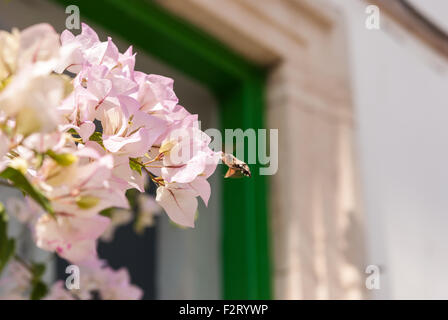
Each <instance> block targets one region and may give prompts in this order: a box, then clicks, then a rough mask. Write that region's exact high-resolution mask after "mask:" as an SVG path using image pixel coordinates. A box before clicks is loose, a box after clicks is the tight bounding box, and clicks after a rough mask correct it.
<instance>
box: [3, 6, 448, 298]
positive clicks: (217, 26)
mask: <svg viewBox="0 0 448 320" xmlns="http://www.w3.org/2000/svg"><path fill="white" fill-rule="evenodd" d="M148 1H149V0H148ZM154 1H155V2H156V3H158V4H159V5H160V6H162V7H164V8H165V9H166V10H168V11H170V12H172V13H173V14H175V15H177V16H179V17H180V18H181V19H184V20H186V21H188V22H189V23H191V24H193V25H195V26H197V27H198V28H200V29H202V30H203V31H205V32H206V33H208V34H210V35H212V36H213V37H215V38H216V39H218V40H219V41H221V42H222V43H223V44H225V45H226V46H228V47H229V48H231V49H232V50H233V51H235V52H236V53H238V54H239V55H241V56H243V57H244V58H246V59H247V60H249V61H251V62H253V63H256V64H257V65H259V66H260V67H262V68H266V69H267V70H268V71H269V73H268V81H267V84H266V101H267V107H266V115H267V124H266V125H267V126H268V127H270V128H276V129H279V146H278V147H279V170H278V172H277V173H276V174H275V175H273V176H271V177H269V181H270V183H269V184H270V193H269V198H270V208H269V215H270V241H271V251H272V254H271V256H272V274H271V281H272V283H273V297H274V298H277V299H328V298H335V299H348V298H355V299H356V298H383V299H398V298H448V291H447V290H446V289H445V288H446V287H447V285H448V277H447V276H446V275H445V270H446V267H448V233H447V232H446V231H445V230H446V226H447V223H448V218H447V213H448V212H447V211H448V200H447V199H448V197H446V185H447V183H446V181H447V178H448V170H447V169H446V163H448V152H447V151H446V149H447V148H446V147H447V141H448V126H446V125H445V123H446V119H447V118H448V111H447V109H446V101H447V99H446V97H445V95H446V93H447V92H448V90H447V89H448V62H447V57H448V54H447V52H448V51H447V49H446V48H447V46H448V40H447V39H448V37H447V36H446V32H448V27H447V24H446V21H444V18H445V17H447V14H448V5H447V3H446V1H444V0H425V1H423V0H421V1H420V0H408V1H403V0H386V1H380V0H378V1H372V2H369V1H361V0H223V1H211V0H154ZM7 4H8V3H6V2H5V3H2V4H1V6H0V25H1V26H2V27H6V28H7V29H9V28H10V27H11V26H18V27H24V26H26V25H28V24H30V23H35V22H39V21H55V23H56V25H57V26H58V28H62V27H63V23H64V21H65V17H66V16H65V15H64V13H63V9H61V8H59V9H58V10H59V11H58V12H59V13H57V14H54V15H52V12H54V11H51V10H50V9H48V7H47V6H49V4H48V1H46V0H26V1H25V0H11V4H10V6H9V7H7V6H6V5H7ZM74 4H76V1H74ZM370 4H375V5H378V6H379V8H380V29H379V30H369V29H367V28H366V26H365V21H366V19H367V18H368V16H369V14H368V13H366V8H367V6H368V5H370ZM14 6H17V7H14ZM53 6H54V5H51V8H54V7H53ZM8 8H9V9H8ZM11 8H15V9H11ZM8 10H10V11H8ZM105 10H107V8H105ZM81 19H82V11H81ZM105 32H106V33H107V30H106V31H105ZM102 34H103V33H102ZM114 40H115V38H114ZM122 41H123V42H122V43H123V44H126V39H122ZM146 58H147V59H148V60H146V61H147V64H144V65H142V66H141V67H142V68H147V69H148V70H144V71H146V72H156V73H157V72H160V73H163V74H168V75H171V76H172V77H174V78H175V79H176V81H177V83H178V84H177V85H178V87H176V90H178V92H179V94H180V95H181V100H182V99H185V101H186V102H187V103H188V107H193V106H194V105H201V107H199V108H198V109H197V110H194V111H195V112H197V113H199V115H200V117H202V118H203V117H205V118H207V119H208V120H207V121H208V123H209V124H210V126H214V125H215V124H216V122H217V121H218V120H217V119H216V117H214V114H215V108H216V106H215V102H214V100H213V97H211V96H210V94H209V92H206V90H205V89H204V88H201V87H200V86H199V85H197V84H195V83H194V81H192V80H191V79H188V78H184V77H183V75H182V74H180V73H177V72H176V70H172V69H170V68H169V66H168V67H167V66H162V65H160V63H159V62H157V61H155V60H153V59H151V57H146ZM143 60H145V58H144V59H143ZM145 63H146V62H145ZM186 63H188V61H186ZM149 69H151V70H149ZM215 183H216V187H218V188H219V185H218V183H217V182H215ZM1 193H2V195H4V191H3V190H1ZM214 201H215V204H214V205H212V208H211V209H210V210H209V211H208V212H207V213H206V214H207V215H215V216H214V217H215V218H216V216H217V215H218V214H219V213H218V211H219V210H218V209H216V208H217V207H218V203H219V201H221V200H220V199H219V196H218V195H217V199H214ZM203 210H205V209H203ZM222 214H225V213H222ZM215 218H213V216H211V217H210V216H209V217H208V219H206V218H204V216H202V217H201V218H200V219H204V220H203V222H202V221H201V223H203V224H204V230H203V232H204V233H201V232H202V231H201V230H199V233H197V234H196V235H195V236H194V235H187V234H185V233H182V231H179V230H176V231H172V230H171V229H170V228H169V227H170V226H169V224H168V223H167V221H164V222H161V223H160V224H159V226H157V227H156V230H152V231H150V232H156V234H157V236H156V235H154V234H153V235H152V236H151V237H152V238H151V239H153V240H154V239H155V238H156V237H158V238H157V239H158V240H157V241H158V242H157V246H158V248H159V250H165V252H167V255H168V256H167V255H165V256H163V257H158V258H157V257H156V251H154V250H156V249H155V248H154V247H153V248H152V249H150V250H153V251H151V252H152V253H151V254H152V256H153V259H156V260H157V259H158V260H157V261H158V262H154V261H152V262H148V263H150V264H152V265H153V264H154V263H158V264H159V266H158V270H159V271H157V270H153V271H151V272H152V277H153V278H154V279H159V280H157V281H159V282H160V281H166V286H164V285H163V283H159V284H158V285H156V284H154V283H153V284H150V285H148V286H153V287H152V288H153V291H148V292H153V293H151V294H150V295H149V296H148V297H149V298H219V297H220V295H219V286H220V284H219V279H218V278H219V272H220V271H219V268H220V261H219V255H218V254H216V252H218V251H219V243H218V242H219V234H218V233H219V231H218V229H219V228H218V224H219V222H218V219H215ZM170 230H171V231H170ZM157 232H158V233H157ZM170 232H172V233H170ZM173 232H174V233H175V234H174V233H173ZM204 239H207V240H204ZM210 239H211V240H210ZM178 243H182V245H181V246H176V244H178ZM164 246H165V247H164ZM148 248H149V247H148ZM166 248H168V249H166ZM148 250H149V249H148ZM170 250H171V251H170ZM188 250H191V251H188ZM193 251H194V252H193ZM185 252H189V254H184V253H185ZM369 265H375V266H378V267H379V269H380V270H381V272H380V278H379V279H380V288H379V289H378V290H367V289H366V286H365V281H366V279H367V277H368V276H369V274H367V273H366V267H367V266H369ZM167 266H168V267H167ZM156 269H157V268H156ZM151 270H152V269H151ZM160 270H162V271H160ZM204 270H206V273H205V274H206V275H207V276H206V277H205V279H204V277H201V275H203V274H204ZM158 272H159V273H158ZM160 272H162V273H163V274H161V273H160ZM134 277H137V278H138V277H139V276H138V275H134ZM137 278H135V279H137ZM154 279H153V280H154ZM160 279H162V280H160ZM163 279H165V280H163ZM195 279H197V280H195ZM154 281H155V280H154ZM154 281H153V282H154ZM201 281H202V282H201ZM156 287H157V288H156Z"/></svg>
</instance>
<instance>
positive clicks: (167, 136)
mask: <svg viewBox="0 0 448 320" xmlns="http://www.w3.org/2000/svg"><path fill="white" fill-rule="evenodd" d="M135 57H136V55H135V54H134V53H133V51H132V47H130V48H129V49H128V50H126V51H125V52H124V53H121V52H119V50H118V48H117V47H116V45H115V44H114V43H113V41H112V39H111V38H108V39H107V41H101V40H100V39H99V37H98V36H97V34H96V33H95V31H93V30H92V29H91V28H90V27H89V26H87V25H85V24H83V25H82V32H81V33H80V34H78V35H76V36H75V35H74V34H72V33H71V32H70V31H67V30H66V31H64V32H63V33H62V34H61V35H60V36H59V34H57V33H56V32H55V31H54V29H53V28H52V27H51V26H50V25H48V24H38V25H34V26H31V27H29V28H27V29H25V30H23V31H21V32H19V31H18V30H13V31H12V32H11V33H8V32H5V31H0V178H2V179H3V181H7V182H8V183H9V184H10V185H13V186H15V187H17V188H19V189H21V190H22V191H24V192H25V193H26V194H27V195H28V197H27V200H26V201H27V203H25V204H22V205H17V204H16V206H18V207H20V206H22V207H21V208H20V210H19V211H20V212H22V214H21V215H20V219H21V220H22V222H24V223H27V224H28V225H29V226H30V227H31V229H32V234H33V236H34V239H35V242H36V244H37V246H38V247H40V248H42V249H44V250H48V251H53V252H56V253H57V254H58V255H60V256H61V257H63V258H65V259H67V260H68V261H70V262H73V263H76V264H79V265H84V266H86V267H88V266H90V267H91V266H95V265H97V264H98V257H97V254H96V241H97V239H98V238H99V237H101V236H102V235H103V234H104V233H106V236H105V237H106V238H107V237H108V236H107V234H109V233H111V232H113V231H111V226H110V223H111V216H110V215H109V216H108V215H107V214H103V212H104V210H105V209H108V208H122V209H123V210H122V211H124V212H126V210H127V209H129V203H128V200H127V198H126V196H125V195H126V192H127V191H128V190H130V189H137V190H139V191H140V192H144V191H145V179H150V180H151V181H152V183H154V184H155V185H156V186H157V196H156V201H157V203H158V204H159V205H160V206H161V207H162V208H163V209H164V210H165V212H166V213H167V214H168V216H169V217H170V218H171V219H172V220H173V221H174V222H175V223H176V224H178V225H181V226H186V227H194V220H195V216H196V210H197V206H198V200H197V198H198V197H200V198H202V200H203V201H204V202H205V204H207V203H208V200H209V198H210V194H211V190H210V185H209V183H208V181H207V179H208V178H209V177H210V175H212V174H213V172H214V171H215V169H216V166H217V164H218V162H219V160H220V159H221V157H222V156H223V155H222V154H221V153H220V152H214V151H212V150H211V149H210V148H209V144H210V137H208V136H207V135H206V134H205V133H204V132H202V131H201V130H200V129H199V126H198V117H197V115H193V114H190V113H189V112H188V111H187V110H186V109H185V108H184V107H182V106H181V105H179V101H178V98H177V97H176V94H175V92H174V89H173V80H171V79H169V78H166V77H163V76H159V75H154V74H145V73H143V72H139V71H136V70H135V69H134V67H135ZM146 204H150V207H151V208H152V209H149V207H148V208H146V209H147V211H148V210H149V211H156V209H154V208H155V204H152V203H151V202H150V201H149V202H148V201H146ZM39 205H40V206H39ZM116 212H120V211H116ZM151 217H152V215H151V214H149V215H147V216H146V217H145V216H142V217H140V218H141V219H140V227H139V228H140V229H141V228H144V227H145V225H148V224H149V223H150V220H151ZM126 219H127V218H123V219H120V218H116V219H115V220H114V221H115V222H116V223H117V224H119V223H118V222H117V221H127V220H126ZM148 219H149V220H148ZM112 220H113V219H112ZM0 271H1V269H0ZM120 277H121V276H120ZM120 277H118V278H120ZM120 279H121V278H120ZM120 279H118V280H117V281H119V280H120ZM120 281H121V280H120ZM117 294H118V293H117ZM135 296H137V294H135Z"/></svg>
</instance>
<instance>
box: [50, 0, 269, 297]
mask: <svg viewBox="0 0 448 320" xmlns="http://www.w3.org/2000/svg"><path fill="white" fill-rule="evenodd" d="M55 1H56V2H58V3H60V4H62V5H64V6H68V5H70V4H76V5H77V6H78V7H79V8H80V12H81V15H82V17H83V19H84V18H87V19H89V20H90V21H92V22H95V23H97V24H100V25H102V26H103V27H104V28H106V29H108V30H110V31H111V32H113V33H115V34H117V35H119V36H121V37H123V38H124V39H126V40H128V41H129V42H130V43H132V44H133V45H134V46H135V47H136V48H137V49H140V50H143V51H145V52H146V53H148V54H150V55H152V56H154V57H156V58H158V59H160V60H161V61H164V62H165V63H167V64H169V65H171V66H173V67H174V68H176V69H177V70H180V71H182V72H184V73H185V74H187V75H189V76H190V77H192V78H194V79H196V80H197V81H199V82H200V83H202V84H203V85H204V86H206V87H207V88H208V89H209V90H210V91H211V92H212V93H213V94H214V95H215V97H216V98H217V100H218V103H219V110H220V111H219V112H220V119H221V130H223V129H224V128H228V129H236V128H241V129H243V130H246V129H248V128H254V129H262V128H264V121H265V118H264V114H265V101H264V100H265V98H264V93H265V80H266V75H267V70H266V69H264V68H261V67H259V66H257V65H255V64H253V63H251V62H249V61H247V60H246V59H244V58H243V57H241V56H239V55H238V54H236V53H235V52H233V51H232V50H230V49H229V48H228V47H226V46H225V45H223V44H222V43H221V42H219V41H217V40H216V39H214V38H213V37H212V36H210V35H208V34H207V33H205V32H204V31H203V30H200V29H199V28H197V27H195V26H193V25H191V24H189V23H187V22H186V21H183V20H182V19H180V18H179V17H176V16H174V15H173V14H171V13H170V12H168V11H167V10H165V9H163V8H162V7H160V6H159V5H157V4H156V3H154V2H152V1H149V0H148V1H142V0H127V1H123V0H94V1H93V0H78V1H76V2H73V1H72V0H55ZM245 147H246V151H247V146H245ZM246 154H247V152H246ZM222 167H223V168H222V169H223V170H222V171H223V173H224V172H225V168H224V166H222ZM259 167H260V165H259V164H255V165H251V170H252V173H253V176H252V178H250V179H238V180H231V179H229V180H225V181H224V182H223V191H222V192H223V195H222V209H221V219H222V223H221V224H222V279H221V281H222V288H223V292H222V297H223V298H224V299H271V268H270V262H271V260H270V246H269V228H268V210H267V208H268V202H267V201H268V193H267V192H268V190H267V188H268V184H267V177H266V176H260V175H259Z"/></svg>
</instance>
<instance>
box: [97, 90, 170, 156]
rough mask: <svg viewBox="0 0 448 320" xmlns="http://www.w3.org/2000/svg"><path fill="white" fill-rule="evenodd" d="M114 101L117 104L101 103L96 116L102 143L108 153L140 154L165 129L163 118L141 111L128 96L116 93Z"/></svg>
mask: <svg viewBox="0 0 448 320" xmlns="http://www.w3.org/2000/svg"><path fill="white" fill-rule="evenodd" d="M118 101H119V103H120V106H119V107H110V108H108V107H104V108H103V109H102V110H103V111H102V114H100V116H99V119H101V123H102V125H103V143H104V147H105V148H106V149H107V150H109V151H110V152H112V153H117V154H120V155H128V156H129V157H132V158H135V157H140V156H142V155H144V154H145V153H146V152H148V150H149V149H151V147H152V145H153V144H154V142H155V141H156V140H157V138H158V137H159V136H160V135H161V134H162V133H163V132H164V131H165V122H164V121H163V120H162V119H159V118H157V117H154V116H152V115H149V114H147V113H144V112H141V111H140V110H139V104H138V102H137V101H136V100H134V99H132V98H130V97H127V96H120V97H119V98H118Z"/></svg>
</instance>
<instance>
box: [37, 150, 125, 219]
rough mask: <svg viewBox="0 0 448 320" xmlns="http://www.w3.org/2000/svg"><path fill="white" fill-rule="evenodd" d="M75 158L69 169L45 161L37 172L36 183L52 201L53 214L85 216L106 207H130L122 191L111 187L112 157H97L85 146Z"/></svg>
mask: <svg viewBox="0 0 448 320" xmlns="http://www.w3.org/2000/svg"><path fill="white" fill-rule="evenodd" d="M74 156H75V157H76V160H75V161H74V162H73V163H72V164H70V165H68V166H60V165H59V164H58V163H57V162H55V161H54V160H52V159H46V160H45V161H44V164H43V165H42V167H41V169H40V170H39V171H38V172H37V176H36V182H38V183H39V184H40V186H41V188H42V189H43V190H44V192H45V194H46V195H47V197H48V198H49V199H50V200H51V201H52V204H53V208H54V210H55V212H62V213H69V214H75V215H82V216H84V217H86V216H93V215H95V214H96V213H98V212H100V211H101V210H103V209H106V208H109V207H123V208H127V207H128V206H129V204H128V202H127V199H126V197H125V195H124V194H123V192H122V191H120V190H117V189H113V188H112V187H111V185H110V181H109V179H110V178H111V176H112V170H113V166H114V164H113V157H112V155H105V156H100V155H99V154H98V152H97V151H96V150H94V149H93V148H88V147H85V148H82V149H80V150H79V151H77V152H76V153H74Z"/></svg>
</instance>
